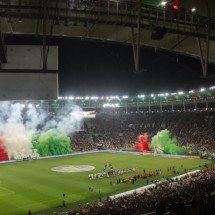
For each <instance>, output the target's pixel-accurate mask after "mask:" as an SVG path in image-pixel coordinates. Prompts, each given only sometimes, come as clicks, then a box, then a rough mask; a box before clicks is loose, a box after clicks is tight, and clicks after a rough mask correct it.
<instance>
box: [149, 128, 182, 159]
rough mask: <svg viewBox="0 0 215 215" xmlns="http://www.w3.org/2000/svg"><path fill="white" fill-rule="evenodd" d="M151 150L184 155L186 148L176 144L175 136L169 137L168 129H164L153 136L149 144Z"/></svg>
mask: <svg viewBox="0 0 215 215" xmlns="http://www.w3.org/2000/svg"><path fill="white" fill-rule="evenodd" d="M150 148H151V150H153V151H156V152H158V153H164V154H173V155H184V154H186V149H184V148H183V147H180V146H177V140H176V138H175V137H173V138H171V137H170V132H169V130H167V129H165V130H162V131H160V132H158V133H157V134H156V135H155V136H154V137H153V138H152V142H151V145H150Z"/></svg>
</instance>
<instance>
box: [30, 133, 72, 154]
mask: <svg viewBox="0 0 215 215" xmlns="http://www.w3.org/2000/svg"><path fill="white" fill-rule="evenodd" d="M32 145H33V148H34V149H36V150H37V153H38V154H39V155H40V156H51V155H62V154H69V153H71V152H72V149H71V146H70V138H69V137H68V136H66V135H65V134H59V133H57V132H56V131H55V130H53V129H52V130H48V131H47V132H45V133H42V134H41V135H33V136H32Z"/></svg>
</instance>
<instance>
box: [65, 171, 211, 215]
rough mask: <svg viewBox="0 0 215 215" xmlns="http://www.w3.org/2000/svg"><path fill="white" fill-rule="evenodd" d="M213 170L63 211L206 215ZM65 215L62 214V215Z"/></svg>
mask: <svg viewBox="0 0 215 215" xmlns="http://www.w3.org/2000/svg"><path fill="white" fill-rule="evenodd" d="M214 182H215V168H214V167H211V168H207V169H204V170H201V171H200V172H197V173H193V174H191V175H186V176H185V177H182V178H176V179H175V180H172V179H171V180H168V181H165V182H162V183H157V184H156V186H155V187H152V188H149V189H148V190H145V191H143V192H141V193H133V194H129V195H126V196H122V197H118V198H115V199H107V200H106V201H103V202H100V203H99V204H94V205H87V206H85V207H80V208H78V209H74V210H72V211H70V212H66V214H68V215H85V214H94V215H108V214H109V215H126V214H128V215H130V214H135V215H138V214H144V213H146V212H149V211H151V212H153V211H154V214H155V213H156V214H165V213H166V212H172V214H180V215H183V214H195V215H200V214H205V215H210V214H213V212H214V211H215V183H214ZM62 214H64V213H62Z"/></svg>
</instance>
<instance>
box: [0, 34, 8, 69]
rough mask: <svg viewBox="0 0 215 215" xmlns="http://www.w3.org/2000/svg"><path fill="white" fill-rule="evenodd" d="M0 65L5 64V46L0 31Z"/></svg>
mask: <svg viewBox="0 0 215 215" xmlns="http://www.w3.org/2000/svg"><path fill="white" fill-rule="evenodd" d="M0 63H7V55H6V45H5V42H4V35H3V34H2V32H1V31H0ZM0 68H1V67H0Z"/></svg>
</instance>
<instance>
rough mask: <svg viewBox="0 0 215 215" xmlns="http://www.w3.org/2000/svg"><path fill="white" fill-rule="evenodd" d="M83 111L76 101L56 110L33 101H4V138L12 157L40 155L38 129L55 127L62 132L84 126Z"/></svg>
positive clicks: (0, 110)
mask: <svg viewBox="0 0 215 215" xmlns="http://www.w3.org/2000/svg"><path fill="white" fill-rule="evenodd" d="M80 111H81V109H80V108H79V107H77V106H74V105H72V106H70V107H67V108H64V109H63V110H60V111H57V112H56V113H54V114H53V113H49V112H45V111H44V110H42V109H41V108H36V107H34V106H33V105H29V106H28V107H25V105H23V104H20V103H16V104H11V103H10V102H4V103H0V138H2V139H3V140H4V147H5V150H6V152H7V153H8V156H9V159H23V158H26V157H29V156H30V157H34V156H38V155H37V154H36V153H35V150H33V146H32V142H31V141H32V135H33V134H34V133H36V132H43V131H44V132H45V131H47V130H49V129H55V130H56V131H57V132H58V133H59V134H67V135H68V134H69V135H71V134H72V133H74V132H75V131H76V130H78V129H79V128H80V126H81V121H82V117H81V115H80V114H79V112H80Z"/></svg>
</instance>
